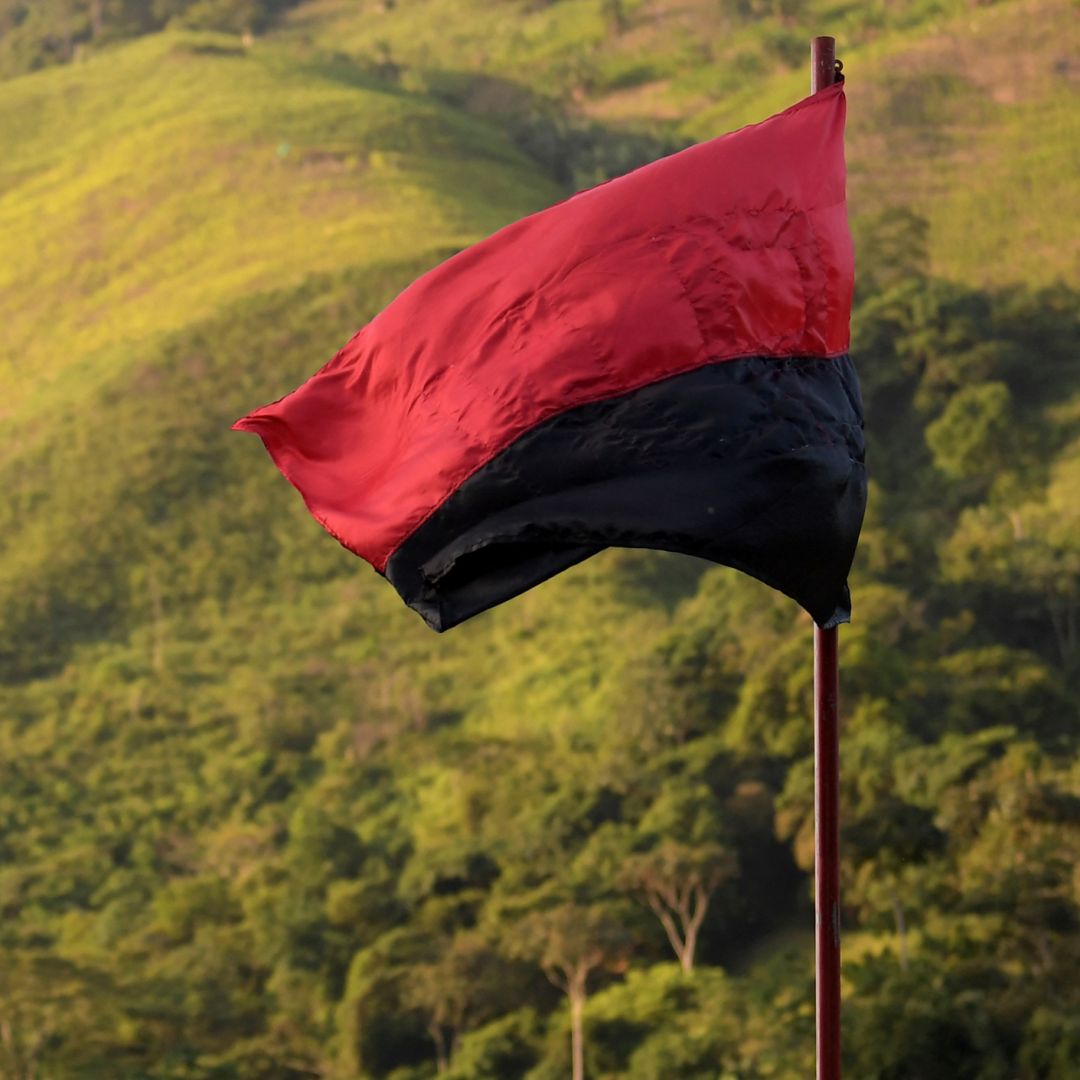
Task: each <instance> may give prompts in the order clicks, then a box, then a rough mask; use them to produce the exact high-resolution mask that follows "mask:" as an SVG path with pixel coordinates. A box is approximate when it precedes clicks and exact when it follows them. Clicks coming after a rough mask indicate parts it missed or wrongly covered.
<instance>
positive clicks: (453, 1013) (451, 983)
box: [402, 931, 497, 1072]
mask: <svg viewBox="0 0 1080 1080" xmlns="http://www.w3.org/2000/svg"><path fill="white" fill-rule="evenodd" d="M496 964H497V958H496V957H495V955H494V953H493V952H492V950H491V948H490V946H489V945H488V943H487V942H486V940H485V939H484V938H483V937H482V936H481V935H480V934H478V933H477V932H476V931H462V932H461V933H459V934H457V935H455V936H454V937H453V938H452V939H451V940H450V941H449V942H448V943H447V944H446V945H445V947H444V948H443V949H442V951H441V952H440V954H439V955H438V956H437V958H436V959H434V960H433V961H430V962H428V963H421V964H414V965H412V966H411V967H410V968H408V969H407V970H406V973H405V988H404V993H403V995H402V996H403V1000H404V1002H405V1003H406V1004H407V1005H409V1006H411V1007H412V1008H415V1009H418V1010H419V1011H420V1012H421V1013H423V1015H424V1023H425V1025H426V1027H427V1030H428V1034H429V1035H431V1041H432V1042H433V1043H434V1044H435V1060H436V1063H437V1068H438V1070H439V1072H445V1071H446V1070H447V1068H448V1067H449V1065H450V1061H451V1058H452V1057H453V1055H454V1054H455V1053H456V1051H457V1047H458V1043H459V1041H460V1039H461V1035H462V1033H463V1032H464V1031H465V1030H466V1029H467V1028H468V1027H470V1026H472V1025H474V1024H476V1023H479V1022H482V1021H483V1020H484V1019H485V1016H486V1014H487V1012H488V1010H489V1008H490V1005H491V1002H492V999H493V994H492V988H491V986H490V984H489V976H490V973H491V972H492V970H493V969H494V968H495V966H496Z"/></svg>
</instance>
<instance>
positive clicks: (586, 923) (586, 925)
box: [512, 902, 630, 1080]
mask: <svg viewBox="0 0 1080 1080" xmlns="http://www.w3.org/2000/svg"><path fill="white" fill-rule="evenodd" d="M512 948H513V950H514V951H515V952H516V953H517V954H518V955H520V956H522V957H530V958H532V959H534V960H536V961H537V962H538V963H539V964H540V967H541V969H542V970H543V972H544V975H545V976H546V977H547V979H548V981H549V982H550V983H551V984H552V985H553V986H555V987H557V988H558V989H559V990H561V991H562V992H563V993H564V994H565V995H566V997H567V999H568V1001H569V1005H570V1061H571V1076H572V1078H573V1080H584V1076H585V1031H584V1017H585V999H586V996H587V993H588V982H589V978H590V976H592V975H594V974H597V973H599V972H601V971H610V972H623V971H625V970H626V967H627V964H628V962H629V955H630V940H629V936H628V935H627V934H626V932H625V931H624V930H623V928H622V926H621V925H620V923H619V921H618V919H617V917H616V913H615V911H613V910H612V908H611V906H610V905H601V904H592V905H589V906H584V905H582V904H577V903H573V902H570V903H564V904H560V905H559V906H558V907H555V908H550V909H548V910H546V911H536V912H532V913H531V914H529V915H526V916H525V918H524V919H522V920H521V922H520V923H519V924H518V925H517V927H516V931H515V941H514V943H513V945H512Z"/></svg>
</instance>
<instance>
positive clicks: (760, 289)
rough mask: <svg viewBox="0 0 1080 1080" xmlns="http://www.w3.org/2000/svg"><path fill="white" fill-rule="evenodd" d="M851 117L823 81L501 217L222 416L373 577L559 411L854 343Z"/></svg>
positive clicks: (837, 90)
mask: <svg viewBox="0 0 1080 1080" xmlns="http://www.w3.org/2000/svg"><path fill="white" fill-rule="evenodd" d="M845 110H846V103H845V98H844V93H843V85H842V84H837V85H835V86H831V87H829V88H828V89H826V90H823V91H821V92H819V93H817V94H815V95H813V96H812V97H809V98H806V99H805V100H803V101H801V102H799V103H798V104H797V105H794V106H792V107H791V108H789V109H787V110H786V111H784V112H782V113H779V114H778V115H776V116H773V117H771V118H770V119H768V120H765V121H764V122H762V123H760V124H756V125H753V126H751V127H746V128H743V129H741V130H739V131H736V132H734V133H732V134H730V135H725V136H722V137H720V138H717V139H713V140H711V141H710V142H706V143H702V144H700V145H697V146H694V147H691V148H690V149H688V150H684V151H682V152H681V153H678V154H674V155H672V156H671V157H668V158H664V159H662V160H660V161H657V162H654V163H653V164H651V165H647V166H645V167H644V168H641V169H638V170H636V171H635V172H632V173H630V174H628V175H626V176H623V177H620V178H619V179H616V180H612V181H610V182H609V183H606V184H602V185H601V186H599V187H597V188H593V189H591V190H589V191H585V192H582V193H580V194H578V195H575V196H574V197H573V198H571V199H568V200H567V201H565V202H563V203H560V204H558V205H557V206H554V207H551V208H550V209H548V210H544V211H542V212H540V213H537V214H534V215H532V216H531V217H527V218H525V219H523V220H522V221H518V222H516V223H514V224H512V225H509V226H507V227H506V228H504V229H502V230H500V231H499V232H497V233H495V235H493V236H491V237H489V238H488V239H486V240H484V241H482V242H481V243H478V244H476V245H475V246H473V247H471V248H468V249H467V250H465V251H462V252H461V253H460V254H458V255H456V256H454V257H453V258H451V259H450V260H449V261H447V262H445V263H443V264H442V265H441V266H438V267H437V268H435V269H434V270H432V271H430V272H429V273H427V274H425V275H424V276H423V277H421V278H420V279H419V280H418V281H416V282H415V283H414V284H413V285H411V286H410V287H409V288H408V289H406V290H405V291H404V292H403V293H402V294H401V295H400V296H399V297H398V298H397V299H396V300H394V302H393V303H392V304H390V306H389V307H387V308H386V309H385V310H384V311H383V312H382V313H381V314H379V315H378V316H377V317H376V318H375V319H373V320H372V321H371V322H370V323H369V324H368V325H367V326H365V327H364V328H363V329H362V330H360V332H359V333H357V334H356V335H355V337H353V338H352V340H351V341H349V343H348V344H347V345H346V346H345V347H344V348H343V349H342V350H341V351H340V352H339V353H338V354H337V355H336V356H335V357H334V358H333V359H332V360H331V361H330V362H329V363H328V364H327V365H326V366H325V367H324V368H322V370H320V371H319V372H317V373H316V374H315V375H314V376H312V378H311V379H309V380H308V381H307V382H306V383H304V385H303V386H301V387H300V388H299V389H297V390H296V391H294V392H293V393H291V394H289V395H288V396H286V397H284V398H282V399H281V400H280V401H277V402H275V403H274V404H272V405H267V406H265V407H263V408H261V409H257V410H256V411H255V412H253V413H251V415H249V416H247V417H244V418H243V419H242V420H239V421H237V423H236V425H235V427H236V428H238V429H240V430H244V431H254V432H256V433H257V434H258V435H260V436H261V437H262V439H263V441H264V442H265V444H266V447H267V449H268V450H269V452H270V453H271V455H272V456H273V458H274V460H275V462H276V463H277V465H278V467H279V468H280V469H281V471H282V472H283V473H284V474H285V476H286V477H287V478H288V479H289V480H290V481H291V482H292V483H293V484H294V485H295V486H296V487H297V489H298V490H299V491H300V493H301V494H302V495H303V497H304V500H305V502H306V503H307V505H308V507H309V509H310V510H311V512H312V513H313V514H314V516H315V517H316V518H317V519H318V520H319V521H320V522H322V524H323V525H324V526H325V527H326V528H327V529H328V530H329V531H330V532H331V533H332V534H333V535H334V536H336V537H337V538H338V540H340V541H341V542H342V543H343V544H345V546H346V547H348V548H350V549H351V550H352V551H354V552H356V553H357V554H358V555H361V556H362V557H364V558H365V559H367V560H368V561H369V562H371V563H372V564H373V565H374V566H375V567H376V569H378V570H380V571H381V570H383V569H384V568H385V566H386V563H387V560H388V559H389V557H390V556H391V555H392V554H393V552H394V551H395V550H396V549H397V548H398V546H399V545H400V544H401V543H402V541H404V540H405V539H406V538H407V537H408V536H409V535H411V534H412V533H413V532H414V531H415V530H416V529H417V528H418V527H419V526H420V525H421V524H422V523H423V522H424V521H425V520H426V519H427V518H428V517H429V516H430V515H431V514H432V513H433V512H434V511H435V510H437V509H438V508H439V506H440V505H441V504H442V503H443V502H444V501H445V500H446V499H447V498H448V497H449V496H450V495H451V494H452V493H453V492H454V491H455V490H456V489H457V488H458V487H459V486H460V485H461V484H462V483H463V482H464V481H465V480H467V479H468V478H469V477H470V476H471V475H472V474H473V473H475V472H476V471H477V470H478V469H480V468H482V467H483V466H484V465H485V464H487V463H488V462H489V461H491V460H492V459H493V458H494V457H495V456H496V455H498V454H499V453H501V452H502V451H503V450H504V449H506V448H507V447H508V446H509V445H510V444H511V443H512V442H513V441H514V440H515V439H517V438H518V437H519V436H521V435H523V434H524V433H525V432H527V431H529V430H531V429H532V428H534V427H535V426H536V425H537V424H540V423H542V422H543V421H545V420H547V419H548V418H550V417H552V416H554V415H556V414H558V413H561V412H563V411H565V410H567V409H570V408H574V407H576V406H580V405H586V404H589V403H592V402H597V401H603V400H605V399H609V398H613V397H616V396H618V395H621V394H626V393H629V392H630V391H633V390H636V389H639V388H641V387H644V386H646V385H648V384H650V383H654V382H657V381H659V380H661V379H665V378H668V377H670V376H673V375H678V374H681V373H683V372H688V371H692V370H694V369H695V368H698V367H701V366H703V365H705V364H708V363H715V362H716V361H718V360H727V359H735V358H738V357H746V356H764V357H800V356H806V357H834V356H838V355H840V354H842V353H844V352H846V351H847V349H848V339H849V319H850V308H851V293H852V285H853V278H854V270H853V259H852V249H851V239H850V234H849V232H848V225H847V210H846V206H845V169H844V153H843V132H844V119H845Z"/></svg>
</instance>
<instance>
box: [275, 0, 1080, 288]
mask: <svg viewBox="0 0 1080 1080" xmlns="http://www.w3.org/2000/svg"><path fill="white" fill-rule="evenodd" d="M616 11H618V12H620V13H621V14H620V15H618V16H616V15H615V12H616ZM777 15H780V16H781V17H780V18H777V17H776V16H777ZM824 31H827V32H829V33H832V34H834V35H835V36H836V37H837V39H838V42H839V51H840V54H841V56H842V57H843V58H844V62H845V64H846V70H847V72H848V75H849V77H850V80H851V89H850V93H849V99H850V109H851V112H850V130H849V143H848V159H849V163H850V168H851V194H852V210H853V213H854V214H855V215H856V216H859V215H861V214H866V213H872V212H876V211H880V210H881V209H882V208H883V207H885V206H897V205H909V206H911V207H912V208H914V209H915V210H916V211H917V212H918V213H920V214H922V215H923V216H925V217H926V218H927V219H928V220H929V221H930V222H931V224H932V228H931V231H930V234H931V238H932V243H931V248H930V257H931V267H932V269H933V270H934V271H935V272H937V273H941V274H944V275H946V276H948V277H950V278H953V279H954V280H958V281H967V282H969V283H973V284H974V283H978V284H991V283H997V284H1001V283H1004V282H1008V281H1014V280H1024V281H1028V282H1032V283H1036V282H1037V283H1048V282H1051V281H1053V280H1056V279H1060V278H1065V279H1066V280H1070V281H1075V280H1077V278H1078V276H1080V246H1078V242H1077V240H1076V238H1075V236H1068V237H1067V236H1064V235H1062V230H1061V224H1062V221H1063V219H1064V217H1065V216H1066V215H1067V214H1068V208H1069V206H1071V205H1073V204H1075V202H1076V201H1077V198H1078V196H1080V192H1078V190H1077V180H1076V177H1077V176H1078V175H1080V157H1078V155H1080V122H1078V121H1077V116H1078V115H1080V110H1078V100H1080V65H1077V63H1076V60H1075V57H1076V54H1077V50H1078V48H1080V26H1078V24H1077V22H1076V20H1075V18H1074V16H1073V8H1072V6H1071V5H1070V4H1069V3H1068V2H1067V0H1026V2H1020V3H997V4H986V5H972V4H970V3H967V2H960V0H957V2H951V0H941V2H938V3H934V4H924V3H916V2H903V3H896V4H890V5H888V7H887V8H886V7H885V6H883V5H873V4H863V3H841V4H836V3H823V2H817V0H815V2H811V3H806V4H797V5H794V4H787V5H785V4H772V5H770V4H759V5H755V4H750V3H747V4H734V3H733V4H718V3H714V2H712V0H678V2H674V0H626V2H624V3H621V4H616V5H613V4H604V3H600V2H598V0H561V2H559V3H551V4H535V3H529V2H526V0H501V2H500V3H498V4H496V5H491V4H485V3H473V2H471V0H414V2H412V3H403V4H399V5H396V6H393V7H392V8H391V9H390V10H382V9H381V8H380V7H379V5H370V6H369V7H368V8H366V9H365V11H364V15H363V17H357V15H356V13H355V8H354V7H353V5H351V4H349V3H346V2H344V0H309V2H308V3H306V4H304V5H302V6H301V7H300V8H298V9H297V10H296V11H294V12H293V13H291V14H290V16H289V17H288V19H287V20H286V26H285V28H284V29H283V30H281V31H279V33H280V34H281V35H282V36H284V37H291V38H293V39H295V40H296V41H297V42H298V43H306V44H307V45H308V47H312V46H321V47H331V46H332V47H333V48H336V49H340V50H342V51H345V52H348V53H349V54H351V55H358V56H370V57H375V56H382V57H384V58H387V57H389V58H391V59H392V60H393V61H394V62H395V63H396V64H398V65H400V67H401V69H402V72H401V75H400V77H401V79H402V80H403V81H404V82H405V83H406V84H411V85H418V86H424V87H427V88H430V89H432V90H434V91H435V92H439V91H442V92H445V93H449V94H456V95H457V97H458V99H459V100H462V101H464V102H466V103H468V104H471V107H473V108H474V109H476V110H478V111H480V112H495V113H496V114H498V112H499V110H500V109H502V108H504V100H503V99H500V98H499V97H497V96H495V95H492V94H491V93H490V92H485V86H484V83H483V81H482V80H474V82H473V83H472V84H471V85H470V84H469V83H468V80H466V79H465V78H464V76H465V74H466V73H471V74H472V75H473V76H480V75H483V76H484V77H486V78H490V79H501V80H507V81H508V82H510V83H511V84H512V85H514V86H518V87H521V86H524V87H527V88H528V89H529V90H531V91H532V92H533V93H534V94H537V95H539V96H541V97H553V98H555V99H557V100H560V101H563V102H567V103H569V104H571V105H572V107H573V108H576V109H579V110H580V111H581V112H583V113H584V114H585V115H587V116H590V117H593V118H596V119H600V120H603V121H604V122H606V123H615V124H622V125H630V126H638V127H646V128H651V129H657V128H659V129H663V130H671V131H674V132H676V133H678V134H679V135H680V136H683V137H688V138H692V139H703V138H708V137H710V136H712V135H717V134H720V133H722V132H724V131H728V130H731V129H732V128H735V127H739V126H741V125H743V124H747V123H751V122H753V121H755V120H759V119H761V118H762V117H764V116H766V115H768V114H769V113H771V112H775V111H777V110H779V109H781V108H783V107H784V106H786V105H787V104H789V103H790V102H791V101H794V100H798V98H800V97H802V96H803V95H804V94H805V93H806V86H807V74H806V59H807V42H808V41H809V39H810V37H811V36H812V35H814V34H817V33H822V32H824ZM493 98H494V100H493Z"/></svg>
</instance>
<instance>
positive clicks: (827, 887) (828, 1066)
mask: <svg viewBox="0 0 1080 1080" xmlns="http://www.w3.org/2000/svg"><path fill="white" fill-rule="evenodd" d="M835 80H836V39H835V38H831V37H816V38H814V39H813V40H812V41H811V42H810V92H811V93H817V91H818V90H822V89H824V88H825V87H826V86H831V85H832V84H833V82H834V81H835ZM839 700H840V668H839V658H838V654H837V632H836V628H835V627H833V629H831V630H822V629H821V627H820V626H815V627H814V906H815V914H816V927H815V934H816V954H817V955H816V977H817V980H816V981H817V1080H840V727H839Z"/></svg>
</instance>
